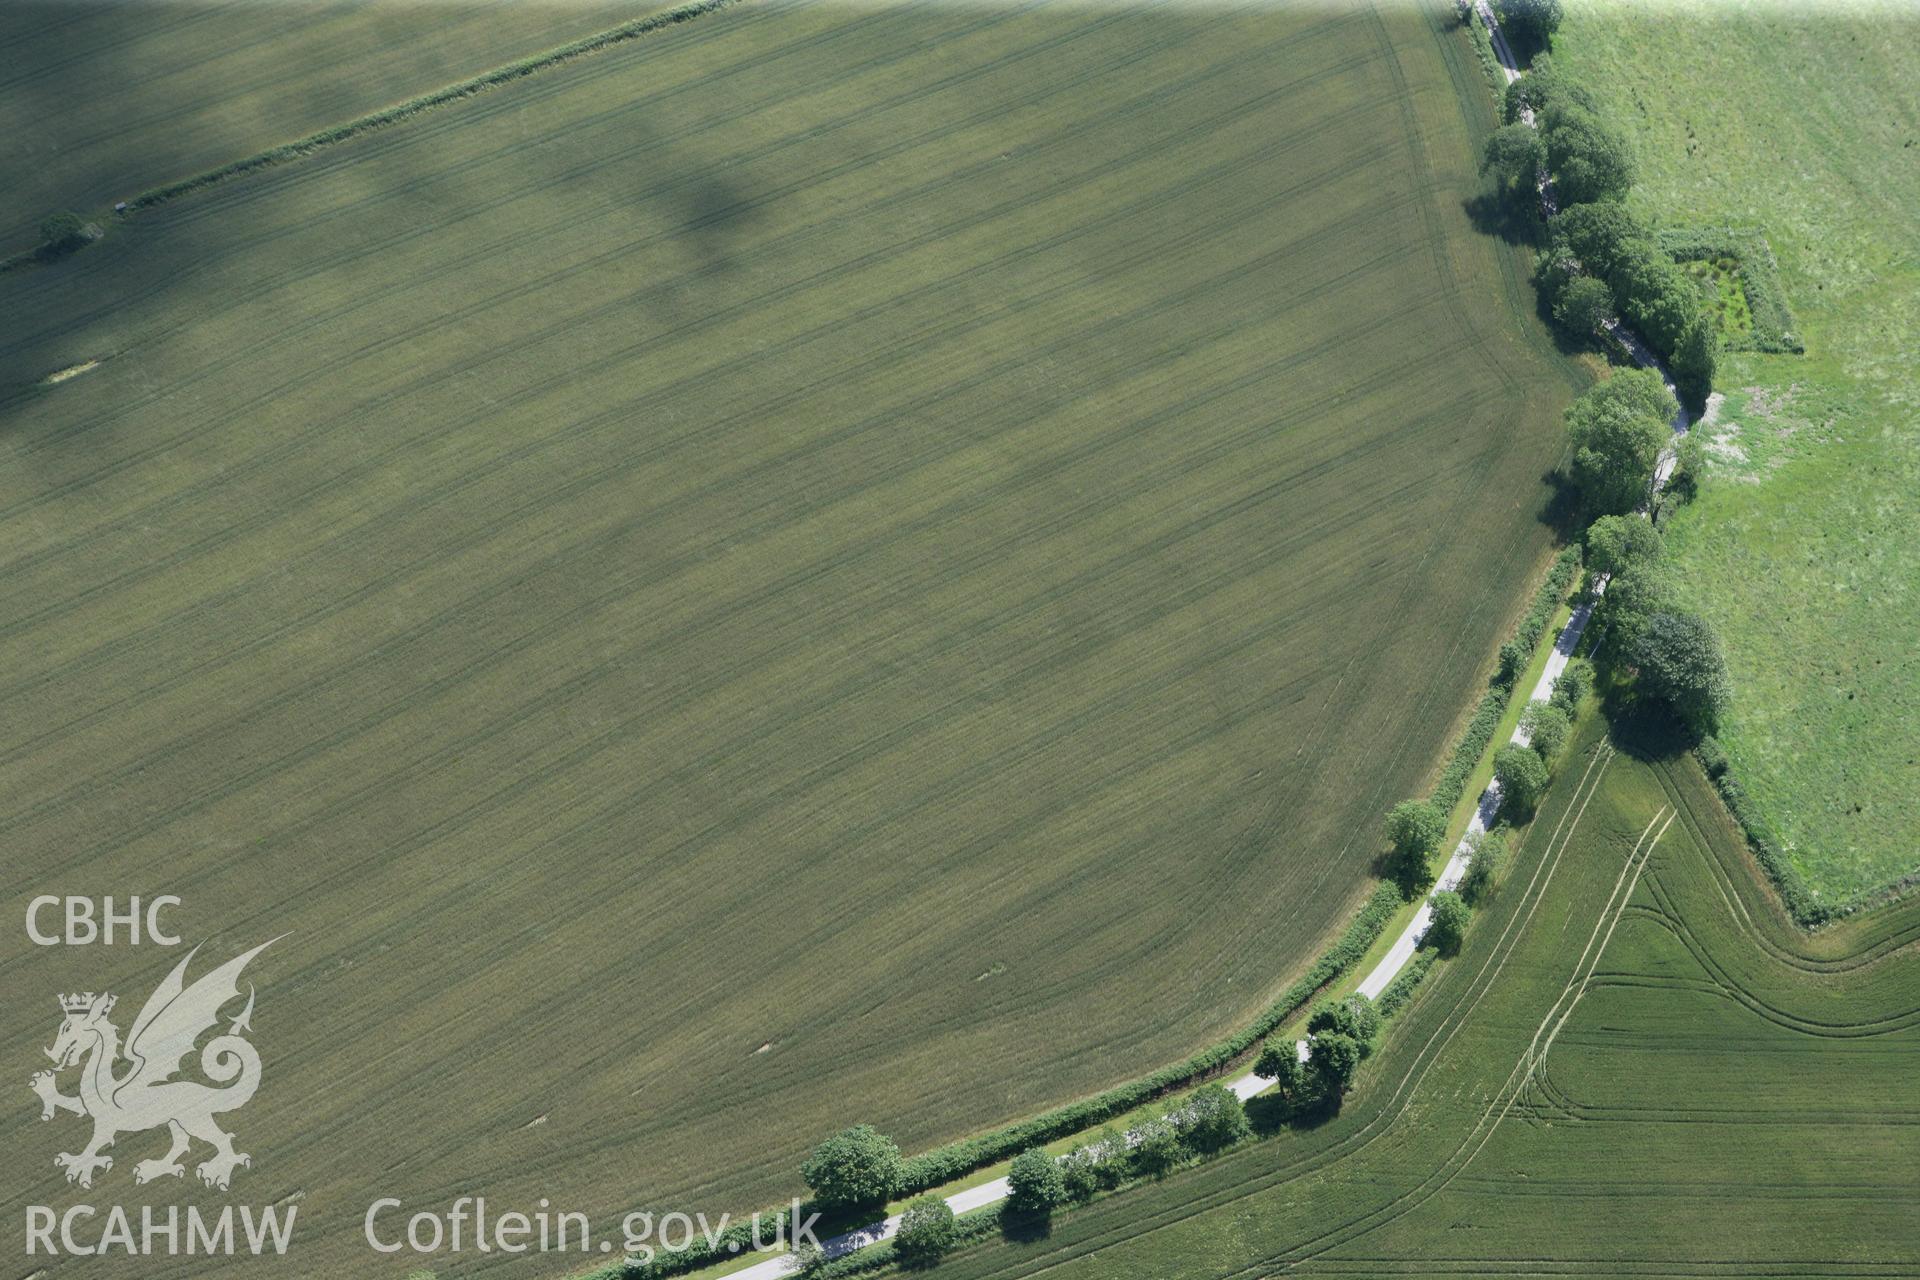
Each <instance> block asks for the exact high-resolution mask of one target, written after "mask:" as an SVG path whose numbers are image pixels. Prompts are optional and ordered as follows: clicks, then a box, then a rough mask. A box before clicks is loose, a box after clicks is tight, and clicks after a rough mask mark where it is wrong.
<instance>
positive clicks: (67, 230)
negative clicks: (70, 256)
mask: <svg viewBox="0 0 1920 1280" xmlns="http://www.w3.org/2000/svg"><path fill="white" fill-rule="evenodd" d="M86 242H87V224H86V221H85V220H84V219H82V218H81V216H80V215H79V214H77V213H68V212H66V211H64V210H63V211H61V212H59V213H50V214H48V215H47V216H46V217H44V218H42V219H41V220H40V249H39V252H40V256H41V257H43V258H56V257H59V256H60V255H62V254H67V253H72V252H73V251H74V250H75V249H78V248H79V247H80V246H82V245H84V244H85V243H86Z"/></svg>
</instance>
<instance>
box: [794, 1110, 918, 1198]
mask: <svg viewBox="0 0 1920 1280" xmlns="http://www.w3.org/2000/svg"><path fill="white" fill-rule="evenodd" d="M900 1172H901V1160H900V1148H899V1147H897V1146H895V1145H894V1143H893V1139H891V1138H889V1137H887V1136H886V1135H885V1134H883V1133H881V1132H880V1131H879V1130H877V1129H875V1128H874V1127H873V1126H872V1125H870V1124H857V1125H854V1126H853V1127H852V1128H850V1129H842V1130H841V1131H840V1132H839V1133H836V1134H834V1135H833V1136H832V1137H831V1138H828V1139H827V1140H826V1141H825V1142H822V1143H821V1144H820V1145H819V1146H817V1147H815V1148H814V1149H813V1154H812V1155H811V1156H809V1157H808V1158H807V1162H806V1163H805V1164H804V1165H801V1166H800V1177H801V1178H802V1179H803V1180H804V1181H805V1182H806V1184H807V1186H808V1187H809V1188H811V1189H812V1191H813V1196H814V1199H815V1200H816V1201H818V1202H819V1204H820V1206H821V1207H822V1208H827V1209H841V1208H854V1207H858V1206H861V1205H872V1204H884V1203H885V1202H886V1201H887V1200H888V1199H889V1198H890V1197H891V1196H892V1195H893V1193H894V1189H895V1188H897V1187H898V1186H899V1185H900Z"/></svg>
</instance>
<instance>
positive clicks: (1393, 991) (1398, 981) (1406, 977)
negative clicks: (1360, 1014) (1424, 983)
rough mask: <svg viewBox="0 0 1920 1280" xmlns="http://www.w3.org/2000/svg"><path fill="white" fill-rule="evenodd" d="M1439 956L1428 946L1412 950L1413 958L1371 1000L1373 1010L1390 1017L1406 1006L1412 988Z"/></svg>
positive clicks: (1411, 996)
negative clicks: (1373, 999)
mask: <svg viewBox="0 0 1920 1280" xmlns="http://www.w3.org/2000/svg"><path fill="white" fill-rule="evenodd" d="M1439 958H1440V953H1439V952H1438V951H1435V950H1433V949H1432V948H1430V947H1423V948H1421V949H1420V950H1418V951H1416V952H1414V953H1413V958H1412V959H1411V960H1408V961H1407V964H1406V967H1405V968H1403V969H1401V970H1400V972H1399V974H1397V975H1396V976H1395V977H1394V980H1393V981H1392V982H1389V983H1388V984H1387V989H1386V990H1385V991H1382V992H1381V993H1380V998H1379V999H1378V1000H1375V1001H1374V1002H1373V1008H1374V1012H1376V1013H1378V1014H1379V1015H1380V1016H1381V1017H1382V1018H1391V1017H1392V1016H1393V1015H1394V1014H1396V1013H1398V1012H1400V1011H1401V1010H1402V1009H1404V1008H1406V1007H1407V1001H1409V1000H1411V999H1413V992H1414V988H1416V987H1418V986H1419V985H1420V980H1421V979H1422V978H1424V977H1426V976H1427V971H1428V970H1429V969H1431V968H1433V964H1434V961H1436V960H1438V959H1439Z"/></svg>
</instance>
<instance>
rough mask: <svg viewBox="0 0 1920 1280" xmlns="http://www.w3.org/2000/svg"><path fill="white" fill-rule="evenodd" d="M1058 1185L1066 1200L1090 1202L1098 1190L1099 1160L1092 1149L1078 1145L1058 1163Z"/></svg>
mask: <svg viewBox="0 0 1920 1280" xmlns="http://www.w3.org/2000/svg"><path fill="white" fill-rule="evenodd" d="M1060 1183H1061V1188H1062V1190H1063V1191H1064V1193H1065V1195H1066V1197H1067V1199H1069V1200H1091V1199H1092V1198H1093V1194H1094V1192H1096V1191H1098V1190H1100V1185H1101V1179H1100V1158H1099V1156H1098V1155H1097V1154H1096V1153H1095V1151H1094V1149H1093V1148H1092V1147H1089V1146H1088V1145H1086V1144H1085V1143H1082V1144H1080V1145H1079V1146H1077V1147H1075V1148H1074V1149H1073V1150H1071V1151H1069V1152H1067V1154H1066V1158H1065V1159H1063V1160H1062V1161H1061V1162H1060Z"/></svg>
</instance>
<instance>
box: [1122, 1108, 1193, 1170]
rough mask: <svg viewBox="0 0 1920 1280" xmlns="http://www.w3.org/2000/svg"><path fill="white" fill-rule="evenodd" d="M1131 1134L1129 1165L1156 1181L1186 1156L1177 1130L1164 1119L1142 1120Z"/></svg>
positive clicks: (1162, 1117)
mask: <svg viewBox="0 0 1920 1280" xmlns="http://www.w3.org/2000/svg"><path fill="white" fill-rule="evenodd" d="M1132 1133H1133V1152H1132V1163H1133V1168H1134V1171H1135V1172H1136V1173H1140V1174H1143V1175H1145V1176H1147V1177H1149V1178H1158V1177H1160V1176H1162V1175H1164V1174H1165V1173H1166V1172H1167V1171H1168V1170H1170V1169H1172V1168H1173V1167H1174V1166H1175V1165H1176V1164H1179V1163H1180V1161H1181V1160H1182V1159H1183V1158H1185V1156H1186V1148H1185V1147H1184V1146H1182V1145H1181V1142H1180V1129H1179V1127H1178V1126H1177V1125H1175V1124H1174V1123H1173V1121H1171V1120H1169V1119H1167V1117H1165V1116H1155V1117H1154V1118H1153V1119H1151V1120H1146V1121H1143V1122H1142V1123H1141V1124H1139V1125H1138V1126H1136V1127H1135V1128H1134V1129H1133V1131H1132Z"/></svg>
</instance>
